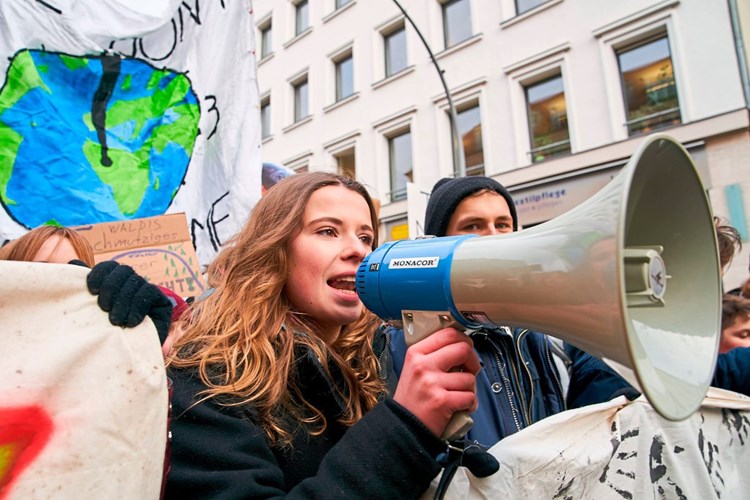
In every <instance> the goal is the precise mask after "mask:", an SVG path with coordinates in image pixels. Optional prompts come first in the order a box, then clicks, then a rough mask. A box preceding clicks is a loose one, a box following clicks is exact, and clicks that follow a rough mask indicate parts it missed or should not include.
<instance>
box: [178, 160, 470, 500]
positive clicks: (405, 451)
mask: <svg viewBox="0 0 750 500" xmlns="http://www.w3.org/2000/svg"><path fill="white" fill-rule="evenodd" d="M376 231H377V219H376V215H375V210H374V208H373V204H372V200H371V199H370V196H369V195H368V193H367V191H366V190H365V189H364V187H363V186H361V185H360V184H358V183H357V182H355V181H353V180H351V179H348V178H345V177H341V176H338V175H334V174H327V173H322V172H316V173H309V174H297V175H294V176H291V177H288V178H286V179H284V180H282V181H280V182H279V183H278V184H277V185H275V186H274V188H273V189H271V190H269V191H268V193H266V195H265V196H264V197H263V198H262V199H261V201H260V202H259V203H258V204H257V205H256V207H255V209H254V210H253V213H252V215H251V216H250V219H249V220H248V222H247V223H246V225H245V227H244V228H243V229H242V230H241V231H240V233H239V234H238V235H237V236H236V237H235V239H234V240H233V241H232V242H231V244H230V245H229V246H228V248H226V249H225V250H223V251H222V252H221V253H220V254H219V256H217V259H216V260H215V262H214V263H213V264H212V265H211V267H210V268H209V274H210V281H211V282H212V283H214V284H215V285H216V290H215V292H214V293H213V294H211V295H210V296H209V297H208V298H206V299H205V300H203V301H201V302H199V303H198V304H196V305H194V309H193V310H192V313H191V314H190V315H189V317H188V318H185V319H184V320H183V323H182V324H181V328H182V330H183V333H182V335H181V336H180V337H179V338H178V339H177V340H176V341H175V344H174V347H173V351H172V352H173V354H172V355H171V357H170V358H169V359H168V366H169V375H170V377H171V378H172V380H173V383H174V395H173V400H172V404H173V413H172V414H173V421H172V453H171V472H170V475H169V478H168V483H167V490H166V496H167V497H168V498H269V497H277V496H283V495H285V494H286V495H289V496H296V497H300V498H366V497H373V498H416V497H418V496H419V495H420V494H422V493H423V492H424V490H425V489H426V488H427V486H428V484H429V483H430V481H431V480H432V478H433V477H434V476H435V475H436V474H437V473H438V472H439V470H440V466H439V464H438V463H437V461H436V457H437V455H439V454H440V453H442V452H444V451H445V449H446V445H445V444H444V443H443V442H441V440H440V439H439V438H438V437H437V436H439V435H440V434H441V433H442V432H443V430H444V428H445V427H446V425H447V423H448V421H449V420H450V418H451V416H452V415H453V413H454V412H456V411H460V410H467V409H469V410H472V409H474V408H475V407H476V398H475V394H474V385H475V375H476V373H477V372H478V371H479V368H480V366H479V362H478V359H477V357H476V355H475V354H474V353H473V349H472V346H471V341H470V340H468V338H467V337H466V336H465V335H463V334H461V333H459V332H457V331H456V330H453V329H445V330H441V331H439V332H437V333H436V334H434V335H432V336H430V337H429V338H427V339H425V340H424V341H422V342H420V343H418V344H416V345H415V346H414V347H415V349H411V350H410V353H409V356H408V357H407V359H406V361H405V367H404V372H403V373H402V375H401V383H400V384H399V386H398V389H397V390H395V392H394V393H392V398H391V397H390V396H389V395H388V394H389V389H392V385H390V384H389V382H391V381H392V380H393V378H392V377H391V376H390V367H391V364H390V359H389V352H388V348H387V344H386V339H385V336H384V334H383V332H382V331H381V330H379V329H377V328H376V327H377V324H378V321H377V319H376V318H374V317H373V316H372V315H371V314H370V313H369V312H367V311H366V310H364V308H363V306H362V304H361V302H360V301H359V299H358V297H357V294H356V292H355V291H354V283H355V277H356V272H357V268H358V266H359V264H360V263H361V262H362V260H363V259H364V257H365V256H366V255H367V254H368V253H369V252H370V251H372V249H373V248H374V247H375V246H376V244H377V232H376ZM454 367H460V368H462V369H463V371H461V372H451V369H452V368H454Z"/></svg>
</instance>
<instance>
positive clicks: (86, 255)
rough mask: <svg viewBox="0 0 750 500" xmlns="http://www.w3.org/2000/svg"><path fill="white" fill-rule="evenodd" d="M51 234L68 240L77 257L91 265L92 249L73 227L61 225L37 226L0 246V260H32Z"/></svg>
mask: <svg viewBox="0 0 750 500" xmlns="http://www.w3.org/2000/svg"><path fill="white" fill-rule="evenodd" d="M53 236H59V237H60V238H64V239H66V240H68V241H69V242H70V244H71V245H72V246H73V250H75V252H76V255H78V258H79V259H80V260H81V261H83V262H84V263H85V264H86V265H87V266H89V267H93V266H94V264H95V262H94V249H93V247H92V246H91V243H89V242H88V241H87V240H86V239H85V238H84V237H83V236H81V235H80V234H78V231H76V230H75V229H70V228H67V227H61V226H39V227H37V228H35V229H32V230H31V231H29V232H28V233H26V234H24V235H23V236H21V237H20V238H18V239H15V240H13V241H11V242H10V243H8V244H7V245H5V246H4V247H2V248H0V260H18V261H25V262H32V261H33V260H34V257H35V256H36V254H37V253H39V249H40V248H42V245H44V242H45V241H47V240H48V239H50V238H51V237H53Z"/></svg>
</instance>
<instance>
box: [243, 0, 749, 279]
mask: <svg viewBox="0 0 750 500" xmlns="http://www.w3.org/2000/svg"><path fill="white" fill-rule="evenodd" d="M400 3H401V4H402V5H403V6H404V8H406V9H407V11H408V12H409V14H410V16H411V17H412V18H413V20H414V21H415V23H416V24H417V26H418V27H419V29H420V31H421V32H422V34H423V35H424V37H425V38H426V40H427V41H428V43H429V44H430V46H431V48H432V50H433V52H434V53H435V55H436V59H437V62H438V63H439V64H440V65H441V67H442V68H443V70H444V77H445V79H446V81H447V84H448V86H449V87H450V89H451V93H452V96H453V100H454V101H455V104H456V106H457V107H458V108H459V109H461V108H462V107H463V106H466V105H467V104H474V103H478V104H479V106H480V114H481V125H482V141H483V146H484V169H485V173H486V175H490V176H493V177H495V178H496V179H498V180H499V181H500V182H501V183H503V184H504V185H505V186H506V187H508V188H509V189H510V190H511V192H512V193H513V194H514V196H516V197H517V198H518V197H519V196H522V197H523V198H524V199H526V200H527V203H531V204H532V205H533V203H534V201H533V200H535V199H537V198H539V197H538V196H535V194H538V193H555V192H562V191H564V192H565V195H564V196H561V199H560V200H557V201H556V202H555V203H550V202H549V199H547V200H546V201H547V203H546V204H545V205H544V206H539V207H533V206H532V207H530V206H529V205H528V204H527V206H526V207H525V209H526V210H525V211H523V212H524V213H525V214H526V215H524V214H522V216H521V222H522V223H523V224H535V223H538V222H542V220H537V219H540V218H543V219H544V220H546V218H548V217H550V216H555V215H559V214H560V213H562V212H564V211H566V210H568V209H569V208H571V207H573V206H575V205H576V204H577V203H580V202H581V201H583V200H584V199H586V198H587V197H588V196H590V194H591V192H594V191H596V189H598V188H599V187H600V186H601V185H603V184H605V183H606V182H607V180H608V179H609V178H611V177H612V176H613V175H615V174H616V172H617V171H618V170H619V168H621V166H622V165H623V164H624V163H625V162H626V161H627V159H628V158H629V157H630V155H631V154H632V153H633V152H634V151H635V149H636V148H637V146H638V145H639V144H640V142H641V141H642V139H643V137H642V136H633V137H629V136H628V132H627V127H626V125H625V121H626V115H625V109H624V104H623V97H622V90H621V87H620V77H619V70H618V63H617V58H616V55H615V52H614V51H615V49H616V48H617V47H621V46H623V45H624V44H627V43H629V41H632V40H637V39H638V38H639V37H643V36H645V35H647V34H648V33H650V32H653V31H654V30H657V29H660V30H665V31H666V33H667V34H668V36H669V41H670V51H671V56H672V62H673V67H674V74H675V80H676V86H677V90H678V95H679V101H680V112H681V115H682V123H681V124H679V125H676V126H672V127H670V128H667V129H665V130H661V131H663V132H665V133H667V134H669V135H672V136H673V137H675V138H676V139H678V140H679V141H681V142H682V143H683V144H684V145H685V146H686V147H687V149H688V151H689V152H690V153H691V155H692V156H693V159H694V161H695V163H696V166H697V168H698V170H699V172H700V174H701V176H702V178H703V181H704V183H705V185H706V188H707V190H708V193H709V197H710V200H711V202H712V204H713V206H714V210H715V212H716V214H717V215H723V216H729V215H730V214H729V212H730V210H729V204H730V202H728V200H727V194H726V193H727V186H732V185H735V184H737V185H739V186H740V187H741V193H742V196H743V198H744V200H747V201H746V202H745V205H744V207H743V210H744V214H745V218H746V219H750V210H748V208H750V192H748V190H750V169H749V168H748V167H747V165H746V159H747V158H748V154H750V136H749V135H748V125H749V124H750V118H749V115H748V104H747V102H746V98H745V93H744V89H743V79H742V77H741V76H742V71H743V68H742V67H741V64H740V63H739V61H738V57H737V54H738V52H737V47H736V42H735V40H736V37H735V34H734V33H733V30H732V19H731V10H730V8H729V4H728V3H727V2H724V1H716V2H714V1H705V0H629V1H627V2H622V1H621V2H602V1H601V0H549V1H547V2H545V3H543V4H542V5H540V6H539V7H537V8H535V9H532V10H531V11H529V12H526V13H524V14H521V15H516V11H515V9H516V7H515V5H516V3H515V2H514V0H499V1H498V0H469V4H470V10H471V19H470V23H471V31H472V33H473V36H471V37H470V38H469V39H467V40H465V41H463V42H461V43H459V44H457V45H455V46H453V47H450V48H448V49H445V47H444V42H443V24H442V12H441V5H442V4H441V2H440V1H439V0H400ZM737 4H738V8H737V9H736V10H737V12H738V13H740V14H741V17H740V19H738V23H737V24H738V25H739V26H740V28H741V29H743V28H746V27H747V25H748V10H749V9H748V5H747V2H745V1H738V2H737ZM308 8H309V22H310V28H309V29H308V30H306V31H305V32H303V33H302V34H300V35H298V36H296V37H295V36H294V13H295V3H294V2H293V1H290V0H255V1H254V10H255V19H256V24H257V25H258V26H259V27H263V26H264V25H266V26H267V25H268V23H271V25H272V46H273V51H272V54H271V55H269V56H266V57H265V58H263V59H261V60H260V61H259V63H258V75H259V87H260V92H261V95H262V96H266V97H267V98H269V99H270V102H271V127H270V132H271V135H270V137H268V138H266V139H265V140H264V142H263V158H264V161H271V162H276V163H283V164H285V165H287V166H289V167H292V168H296V169H306V168H307V169H310V170H328V171H335V170H336V168H337V161H336V155H338V154H340V153H341V152H342V151H348V150H350V149H352V148H353V149H354V154H355V165H356V176H357V178H358V179H359V180H360V181H362V182H363V183H365V184H366V185H367V186H368V187H369V189H370V191H371V193H372V194H373V196H374V197H376V198H378V199H379V200H380V201H381V205H382V207H381V214H380V215H381V222H382V223H383V224H382V227H381V232H382V236H383V238H384V239H385V240H388V239H391V238H392V237H400V236H403V235H404V234H406V233H405V231H404V228H405V225H406V223H407V211H408V206H409V202H408V201H407V200H403V201H396V202H391V200H390V196H389V193H390V173H389V158H388V137H390V136H391V135H392V134H393V133H397V132H399V131H401V130H404V129H405V128H409V129H410V130H411V134H412V159H413V164H414V169H413V175H412V180H413V182H414V184H415V185H416V190H415V191H412V192H417V193H421V196H422V197H424V196H425V194H424V193H429V191H430V189H431V187H432V185H433V184H434V183H435V181H437V180H438V179H439V178H441V177H446V176H450V175H452V173H453V163H452V154H451V151H452V150H451V140H450V122H449V119H448V113H447V108H448V104H447V100H446V98H445V93H444V91H443V87H442V86H441V84H440V80H439V78H438V76H437V73H436V70H435V67H434V66H433V64H432V62H431V61H430V58H429V56H428V53H427V51H426V50H425V48H424V46H423V45H422V43H421V42H420V40H419V37H418V34H417V33H416V31H415V30H414V29H413V28H412V27H411V26H410V25H409V23H408V21H407V20H405V19H404V16H403V15H402V14H401V12H400V11H399V10H398V8H397V6H396V5H395V3H393V2H391V1H387V0H378V1H372V0H350V1H349V2H348V3H347V4H346V5H344V6H343V7H341V8H339V9H336V8H335V2H334V0H308ZM401 24H402V25H405V26H406V39H407V53H408V67H407V69H406V70H404V71H402V72H400V73H398V74H396V75H395V76H392V77H390V78H387V79H386V78H385V73H384V71H385V70H384V48H383V34H384V33H387V32H388V31H389V30H390V29H392V28H393V27H394V26H397V25H401ZM743 35H744V40H747V39H748V38H750V34H748V33H744V34H743ZM258 40H260V37H258ZM746 48H747V45H745V47H744V49H745V50H746ZM349 52H351V54H352V55H353V61H354V95H352V96H351V97H349V98H347V99H344V100H342V101H341V102H335V76H334V61H336V60H337V58H338V57H339V56H340V55H341V54H347V53H349ZM550 72H560V73H561V75H562V78H563V83H564V88H565V101H566V105H567V119H568V128H569V134H570V142H571V154H570V155H568V156H563V157H560V158H555V159H550V160H547V161H544V162H542V163H532V161H531V156H530V154H529V150H530V137H529V127H528V117H527V112H526V102H525V95H524V85H526V84H527V83H528V82H533V81H536V80H538V79H539V78H542V77H544V75H546V74H549V73H550ZM301 75H307V78H308V83H309V89H310V117H308V118H307V119H305V120H302V121H300V122H298V123H293V89H292V83H294V82H295V81H297V80H298V79H299V78H300V76H301ZM735 198H736V196H735ZM734 202H736V199H735V200H734ZM735 204H736V203H735ZM415 206H423V203H421V202H420V203H415ZM536 208H538V210H537V209H536ZM534 214H542V215H539V216H536V215H534ZM419 216H421V214H420V215H418V216H417V217H419ZM524 217H526V218H527V220H524ZM735 219H736V217H735ZM733 222H734V221H733ZM412 227H413V226H412ZM747 246H748V247H750V243H748V245H747ZM747 257H748V255H747V253H746V254H743V255H742V256H740V257H738V259H737V262H736V263H735V266H733V269H732V270H731V272H730V275H728V276H727V281H728V282H731V284H732V285H734V284H735V283H736V282H737V281H740V280H741V279H744V277H745V276H747V260H748V259H747ZM740 263H741V264H742V266H744V271H742V270H740V267H738V265H739V264H740ZM740 275H742V276H740Z"/></svg>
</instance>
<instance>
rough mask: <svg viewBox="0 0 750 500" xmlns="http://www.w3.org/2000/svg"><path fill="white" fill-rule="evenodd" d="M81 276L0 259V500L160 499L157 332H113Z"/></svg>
mask: <svg viewBox="0 0 750 500" xmlns="http://www.w3.org/2000/svg"><path fill="white" fill-rule="evenodd" d="M88 272H89V270H88V269H86V268H84V267H78V266H72V265H67V264H42V263H31V262H9V261H0V276H3V278H4V279H2V280H0V318H2V322H1V324H2V330H3V331H2V335H0V352H1V353H2V362H0V499H3V500H6V499H7V500H11V499H12V500H15V499H19V500H20V499H23V500H27V499H48V498H142V499H154V500H156V499H158V498H159V494H160V491H161V486H162V477H163V470H164V458H165V452H166V444H167V411H168V404H169V402H168V394H167V378H166V372H165V370H164V360H163V358H162V353H161V347H160V346H159V338H158V335H157V333H156V328H155V327H154V324H153V323H152V322H151V320H150V319H148V318H146V320H144V322H143V323H141V324H140V325H138V326H137V327H135V328H120V327H116V326H112V325H111V324H110V322H109V319H108V317H107V313H105V312H104V311H102V310H101V309H100V308H99V306H98V305H97V303H96V300H97V298H96V296H94V295H91V294H90V293H89V291H88V290H87V288H86V275H87V273H88ZM11 277H12V279H9V278H11Z"/></svg>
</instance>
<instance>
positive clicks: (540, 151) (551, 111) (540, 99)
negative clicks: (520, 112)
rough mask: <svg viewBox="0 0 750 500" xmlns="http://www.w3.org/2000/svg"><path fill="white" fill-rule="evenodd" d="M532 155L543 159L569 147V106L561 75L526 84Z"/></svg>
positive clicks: (537, 158) (536, 158)
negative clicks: (566, 103)
mask: <svg viewBox="0 0 750 500" xmlns="http://www.w3.org/2000/svg"><path fill="white" fill-rule="evenodd" d="M526 103H527V112H528V117H529V135H530V136H531V159H532V161H533V162H539V161H544V160H546V159H547V158H550V157H552V156H558V155H560V154H565V153H568V152H569V151H570V135H569V134H568V110H567V106H566V105H565V90H564V89H563V81H562V77H561V76H555V77H552V78H550V79H548V80H544V81H542V82H539V83H536V84H534V85H529V86H528V87H526Z"/></svg>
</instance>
